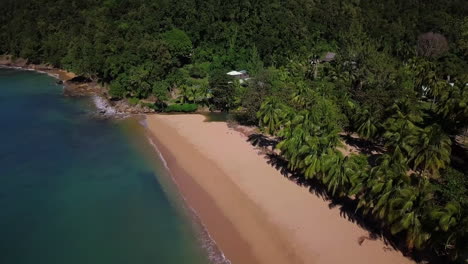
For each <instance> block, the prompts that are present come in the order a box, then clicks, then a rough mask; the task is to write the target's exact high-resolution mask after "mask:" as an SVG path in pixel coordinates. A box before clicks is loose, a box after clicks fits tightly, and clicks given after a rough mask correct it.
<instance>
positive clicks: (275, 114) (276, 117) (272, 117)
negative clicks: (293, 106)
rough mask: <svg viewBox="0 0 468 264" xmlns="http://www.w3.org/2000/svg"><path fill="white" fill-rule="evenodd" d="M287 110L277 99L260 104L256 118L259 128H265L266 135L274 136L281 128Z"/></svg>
mask: <svg viewBox="0 0 468 264" xmlns="http://www.w3.org/2000/svg"><path fill="white" fill-rule="evenodd" d="M287 111H288V110H287V108H286V106H284V105H283V104H282V103H280V102H278V100H277V99H275V98H273V97H271V98H268V99H267V100H265V102H263V103H262V105H261V107H260V110H259V111H258V113H257V117H258V119H259V120H260V127H263V128H265V132H266V133H268V134H272V135H274V134H276V133H277V132H278V130H279V129H280V128H281V125H282V121H283V117H285V115H286V114H287Z"/></svg>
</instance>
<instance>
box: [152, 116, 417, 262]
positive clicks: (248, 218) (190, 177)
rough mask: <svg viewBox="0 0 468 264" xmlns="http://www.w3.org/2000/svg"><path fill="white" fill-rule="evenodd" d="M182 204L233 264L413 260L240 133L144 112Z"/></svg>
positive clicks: (189, 118) (188, 118) (192, 118)
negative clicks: (311, 190)
mask: <svg viewBox="0 0 468 264" xmlns="http://www.w3.org/2000/svg"><path fill="white" fill-rule="evenodd" d="M146 119H147V120H146V123H147V129H148V131H149V133H150V135H151V138H153V140H154V142H155V144H156V145H157V147H158V149H159V150H160V151H161V153H162V155H163V156H164V158H165V159H166V161H167V163H168V167H169V169H170V171H171V174H172V176H173V178H174V180H175V181H176V183H177V185H178V187H179V189H180V192H181V193H182V195H183V196H184V197H185V198H186V200H187V203H188V204H189V206H190V207H192V208H193V209H194V210H195V211H196V213H197V215H198V216H199V218H200V220H201V222H202V223H203V225H205V226H206V228H207V230H208V232H209V233H210V235H211V236H212V237H213V239H214V240H215V241H216V243H217V244H218V246H219V248H220V250H222V252H223V253H224V254H225V255H226V256H227V258H228V259H229V260H231V262H232V263H233V264H238V263H239V264H242V263H252V264H254V263H260V264H262V263H269V264H271V263H278V264H282V263H291V264H294V263H324V264H325V263H326V264H328V263H359V264H362V263H369V264H371V263H382V264H400V263H401V264H406V263H414V262H413V261H412V260H410V259H408V258H406V257H404V256H403V255H402V254H401V253H400V252H399V251H397V250H395V249H393V248H391V247H390V246H388V245H386V244H385V243H384V241H382V240H381V239H368V240H365V241H364V242H361V243H359V239H360V238H361V237H369V236H370V234H369V233H368V232H367V231H366V230H364V229H362V228H361V227H359V226H358V225H357V224H355V223H352V222H350V221H349V220H347V219H345V218H343V217H342V216H341V215H340V211H339V209H338V208H332V209H330V208H329V204H328V202H326V201H324V200H322V199H321V198H319V197H317V196H315V195H313V194H311V193H309V191H308V190H307V188H304V187H301V186H298V185H296V184H294V183H293V182H291V181H289V180H288V179H286V178H285V177H283V176H282V175H281V174H280V172H279V171H277V170H276V169H274V168H273V167H271V166H270V165H269V164H267V162H266V160H265V159H264V157H263V156H262V155H260V154H259V153H258V150H257V149H255V148H254V147H253V146H251V145H250V143H248V142H247V141H246V140H247V138H246V137H245V135H244V134H242V133H240V132H238V131H235V130H233V129H231V128H229V127H228V126H227V124H226V123H224V122H204V119H205V117H204V116H202V115H147V116H146Z"/></svg>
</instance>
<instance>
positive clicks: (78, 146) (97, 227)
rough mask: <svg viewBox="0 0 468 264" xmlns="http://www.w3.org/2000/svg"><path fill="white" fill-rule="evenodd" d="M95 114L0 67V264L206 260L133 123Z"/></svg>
mask: <svg viewBox="0 0 468 264" xmlns="http://www.w3.org/2000/svg"><path fill="white" fill-rule="evenodd" d="M95 112H96V109H95V106H94V105H93V102H92V100H91V99H90V98H66V97H63V96H62V87H61V86H59V85H56V84H55V79H53V78H51V77H49V76H47V75H45V74H39V73H35V72H28V71H17V70H10V69H0V263H5V264H74V263H76V264H84V263H88V264H94V263H96V264H119V263H122V264H123V263H125V264H143V263H144V264H150V263H156V264H184V263H190V264H208V263H212V262H213V258H211V259H210V258H209V255H210V254H211V253H212V252H210V250H211V249H210V248H209V245H208V246H207V243H208V242H207V236H206V234H205V235H204V232H203V230H202V228H201V227H200V226H199V225H198V224H196V223H195V222H196V221H194V218H193V215H192V214H191V213H190V212H189V211H190V210H188V209H186V208H185V207H184V205H183V202H181V201H182V199H181V198H180V197H179V196H178V194H177V193H176V191H175V188H174V186H173V185H174V184H173V183H171V181H170V180H169V179H170V177H167V172H166V171H165V169H164V166H163V162H162V161H161V160H159V159H158V158H157V155H156V154H155V151H154V149H152V147H151V145H150V144H147V143H148V142H147V138H146V137H145V135H144V130H143V128H142V126H140V125H139V124H138V122H139V121H138V120H136V119H125V120H115V119H103V118H98V117H96V115H95ZM207 247H208V248H207ZM212 257H213V256H212ZM218 257H219V256H218Z"/></svg>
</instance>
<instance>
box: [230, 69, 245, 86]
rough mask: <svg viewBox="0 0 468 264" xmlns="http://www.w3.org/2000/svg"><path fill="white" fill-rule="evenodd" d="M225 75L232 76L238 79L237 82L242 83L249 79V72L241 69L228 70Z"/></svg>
mask: <svg viewBox="0 0 468 264" xmlns="http://www.w3.org/2000/svg"><path fill="white" fill-rule="evenodd" d="M226 74H227V75H229V76H232V77H233V78H235V79H238V80H239V83H241V84H242V83H244V82H245V81H247V80H248V79H249V74H248V73H247V71H245V70H242V71H230V72H228V73H226Z"/></svg>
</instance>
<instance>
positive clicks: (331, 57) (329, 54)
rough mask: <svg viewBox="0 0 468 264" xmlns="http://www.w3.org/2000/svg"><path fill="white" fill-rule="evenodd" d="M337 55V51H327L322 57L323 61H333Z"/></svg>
mask: <svg viewBox="0 0 468 264" xmlns="http://www.w3.org/2000/svg"><path fill="white" fill-rule="evenodd" d="M335 57H336V53H334V52H327V53H325V55H324V56H323V57H322V62H331V61H334V60H335Z"/></svg>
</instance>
